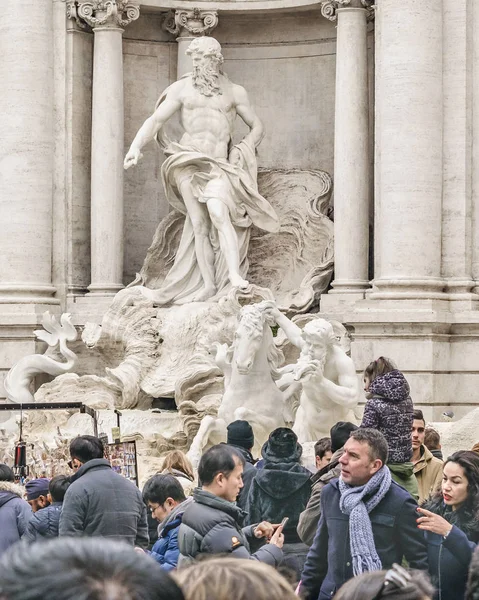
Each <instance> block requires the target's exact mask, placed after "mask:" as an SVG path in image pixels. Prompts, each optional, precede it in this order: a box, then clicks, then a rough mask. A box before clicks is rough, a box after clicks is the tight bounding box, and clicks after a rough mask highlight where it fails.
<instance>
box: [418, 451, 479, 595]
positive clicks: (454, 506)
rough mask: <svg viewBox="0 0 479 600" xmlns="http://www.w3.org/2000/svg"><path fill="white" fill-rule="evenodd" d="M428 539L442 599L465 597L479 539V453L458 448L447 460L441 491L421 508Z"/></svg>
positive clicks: (421, 523)
mask: <svg viewBox="0 0 479 600" xmlns="http://www.w3.org/2000/svg"><path fill="white" fill-rule="evenodd" d="M417 510H418V512H419V513H420V515H421V516H420V517H419V518H418V520H417V523H418V527H419V529H423V530H424V532H425V536H426V541H427V543H428V555H429V572H430V574H431V577H432V579H433V583H435V585H436V586H437V588H438V592H437V595H436V598H438V599H439V600H463V598H464V594H465V591H466V581H467V573H468V569H469V563H470V562H471V558H472V554H473V552H474V550H475V548H476V544H477V543H478V542H479V455H477V454H476V453H475V452H470V451H468V450H461V451H459V452H455V453H454V454H453V455H452V456H450V457H449V458H448V459H447V460H446V462H445V463H444V471H443V480H442V485H441V491H440V492H437V493H436V494H435V495H434V496H433V497H432V498H431V499H430V500H428V501H427V502H426V503H425V504H424V505H423V507H421V508H418V509H417Z"/></svg>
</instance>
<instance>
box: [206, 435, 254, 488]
mask: <svg viewBox="0 0 479 600" xmlns="http://www.w3.org/2000/svg"><path fill="white" fill-rule="evenodd" d="M235 460H236V462H235ZM238 463H239V464H242V465H244V463H245V460H244V458H243V456H242V454H240V452H238V450H236V449H235V448H234V447H233V446H228V444H217V445H216V446H212V447H211V448H210V449H209V450H207V451H206V452H205V453H204V454H203V456H202V457H201V460H200V464H199V465H198V479H199V480H200V481H201V484H202V485H209V484H210V483H212V482H213V480H214V478H215V477H216V475H218V473H223V474H224V475H225V476H226V477H229V475H230V474H231V473H232V471H234V469H235V467H236V465H237V464H238Z"/></svg>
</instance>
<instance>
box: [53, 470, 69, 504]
mask: <svg viewBox="0 0 479 600" xmlns="http://www.w3.org/2000/svg"><path fill="white" fill-rule="evenodd" d="M69 487H70V478H69V477H67V476H66V475H56V476H55V477H53V478H52V479H51V481H50V485H49V486H48V491H49V492H50V496H51V497H52V501H53V502H63V498H65V494H66V493H67V489H68V488H69Z"/></svg>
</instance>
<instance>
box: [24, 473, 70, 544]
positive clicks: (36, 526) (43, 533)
mask: <svg viewBox="0 0 479 600" xmlns="http://www.w3.org/2000/svg"><path fill="white" fill-rule="evenodd" d="M36 481H38V480H36ZM47 481H48V480H47ZM27 485H28V484H27ZM69 486H70V478H69V477H67V476H66V475H57V476H56V477H54V478H53V479H52V480H51V481H49V486H48V493H49V495H48V498H49V500H50V503H49V504H48V506H45V507H44V508H40V509H38V510H36V511H35V514H34V515H33V517H32V518H31V519H30V522H29V523H28V525H27V528H26V531H25V533H24V534H23V536H22V540H23V541H26V542H28V543H30V544H31V543H33V542H37V541H45V540H47V539H49V538H54V537H58V529H59V525H60V515H61V512H62V506H63V498H64V497H65V494H66V491H67V489H68V487H69ZM39 487H40V486H39ZM37 491H38V490H37ZM37 491H35V492H34V494H36V493H37Z"/></svg>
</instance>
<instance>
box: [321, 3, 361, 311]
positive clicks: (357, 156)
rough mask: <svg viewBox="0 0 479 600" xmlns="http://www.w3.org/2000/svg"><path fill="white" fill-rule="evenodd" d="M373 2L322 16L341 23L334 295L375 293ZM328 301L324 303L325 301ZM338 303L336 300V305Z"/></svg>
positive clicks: (330, 9) (326, 7)
mask: <svg viewBox="0 0 479 600" xmlns="http://www.w3.org/2000/svg"><path fill="white" fill-rule="evenodd" d="M371 4H372V2H370V1H366V0H333V1H329V0H328V1H326V2H323V4H322V7H321V12H322V14H323V16H325V17H326V18H328V19H330V20H332V21H335V20H337V44H336V101H335V124H334V259H335V266H334V271H335V278H334V281H333V283H332V286H333V290H332V291H331V292H330V294H348V296H346V297H345V298H346V299H348V298H349V300H350V301H355V300H357V299H360V298H363V297H364V292H365V290H366V289H367V288H368V287H369V276H368V264H369V185H370V180H369V164H370V163H369V115H368V106H369V93H368V56H367V21H368V18H372V16H373V10H372V8H371ZM323 299H324V298H323ZM330 300H331V301H332V298H331V299H330Z"/></svg>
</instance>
